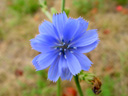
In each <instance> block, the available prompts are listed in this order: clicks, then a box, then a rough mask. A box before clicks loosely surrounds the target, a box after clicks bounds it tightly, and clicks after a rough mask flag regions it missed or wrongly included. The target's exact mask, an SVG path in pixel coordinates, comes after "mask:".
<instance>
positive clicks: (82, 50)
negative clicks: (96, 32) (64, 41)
mask: <svg viewBox="0 0 128 96" xmlns="http://www.w3.org/2000/svg"><path fill="white" fill-rule="evenodd" d="M98 43H99V40H97V41H95V42H94V43H92V44H90V45H87V46H83V47H77V50H75V51H77V52H80V53H88V52H90V51H92V50H94V49H95V48H96V47H97V45H98Z"/></svg>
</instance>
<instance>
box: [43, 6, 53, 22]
mask: <svg viewBox="0 0 128 96" xmlns="http://www.w3.org/2000/svg"><path fill="white" fill-rule="evenodd" d="M42 11H43V12H44V14H45V15H46V16H47V17H48V19H49V20H50V21H52V16H51V14H50V13H49V12H48V11H46V10H45V9H42Z"/></svg>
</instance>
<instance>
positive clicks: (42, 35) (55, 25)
mask: <svg viewBox="0 0 128 96" xmlns="http://www.w3.org/2000/svg"><path fill="white" fill-rule="evenodd" d="M87 28H88V22H87V21H85V20H84V19H83V18H81V17H79V18H77V19H73V18H67V16H66V14H65V12H63V13H59V14H54V15H53V18H52V23H51V22H48V21H44V22H43V23H42V24H41V25H40V26H39V35H37V36H36V37H35V38H34V39H31V40H30V41H31V46H32V48H33V49H35V50H37V51H38V52H41V53H40V54H39V55H37V56H36V57H35V58H34V59H33V61H32V62H33V65H34V66H35V68H36V70H37V71H38V70H43V69H46V68H48V67H49V66H50V68H49V71H48V79H50V80H52V81H53V82H56V81H57V80H58V78H59V77H61V79H62V80H71V79H72V76H73V75H76V74H78V73H79V72H80V71H81V70H85V71H88V70H89V69H90V66H91V64H92V62H91V61H90V60H89V59H88V57H87V56H85V55H84V54H82V53H87V52H90V51H92V50H93V49H95V48H96V46H97V44H98V41H99V40H98V34H97V30H96V29H93V30H87Z"/></svg>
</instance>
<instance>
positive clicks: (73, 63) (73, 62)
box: [66, 52, 81, 75]
mask: <svg viewBox="0 0 128 96" xmlns="http://www.w3.org/2000/svg"><path fill="white" fill-rule="evenodd" d="M66 56H67V65H68V68H69V70H70V72H71V73H72V74H73V75H76V74H78V73H79V72H80V71H81V66H80V63H79V61H78V60H77V58H76V57H75V56H74V55H73V54H72V53H70V52H67V53H66Z"/></svg>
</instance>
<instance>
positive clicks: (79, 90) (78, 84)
mask: <svg viewBox="0 0 128 96" xmlns="http://www.w3.org/2000/svg"><path fill="white" fill-rule="evenodd" d="M74 80H75V83H76V86H77V90H78V92H79V94H80V96H84V95H83V92H82V90H81V87H80V83H79V80H78V75H76V76H74Z"/></svg>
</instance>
